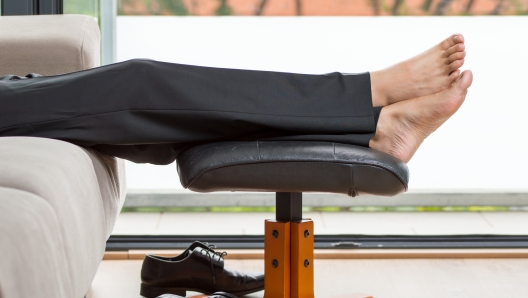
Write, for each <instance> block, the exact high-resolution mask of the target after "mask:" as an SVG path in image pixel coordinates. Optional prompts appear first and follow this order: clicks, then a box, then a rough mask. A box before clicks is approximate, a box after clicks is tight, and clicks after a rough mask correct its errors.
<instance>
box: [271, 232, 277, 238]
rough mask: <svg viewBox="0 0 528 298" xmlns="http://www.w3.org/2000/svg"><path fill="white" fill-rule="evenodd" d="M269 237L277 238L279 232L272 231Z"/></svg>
mask: <svg viewBox="0 0 528 298" xmlns="http://www.w3.org/2000/svg"><path fill="white" fill-rule="evenodd" d="M271 236H273V238H278V237H279V231H277V230H273V232H271Z"/></svg>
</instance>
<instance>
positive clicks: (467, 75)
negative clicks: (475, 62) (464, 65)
mask: <svg viewBox="0 0 528 298" xmlns="http://www.w3.org/2000/svg"><path fill="white" fill-rule="evenodd" d="M471 83H473V72H471V70H464V71H463V72H462V74H461V75H460V77H459V79H458V81H457V82H456V85H457V86H458V87H459V88H461V89H462V90H465V89H467V88H469V86H471Z"/></svg>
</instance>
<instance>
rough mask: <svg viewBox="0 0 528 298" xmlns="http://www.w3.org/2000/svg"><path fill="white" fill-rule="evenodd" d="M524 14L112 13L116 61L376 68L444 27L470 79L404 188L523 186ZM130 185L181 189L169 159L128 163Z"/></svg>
mask: <svg viewBox="0 0 528 298" xmlns="http://www.w3.org/2000/svg"><path fill="white" fill-rule="evenodd" d="M527 29H528V17H332V18H329V17H302V18H296V17H118V19H117V47H118V53H117V58H118V60H119V61H122V60H128V59H132V58H151V59H156V60H163V61H169V62H177V63H185V64H195V65H206V66H217V67H228V68H244V69H259V70H276V71H289V72H300V73H326V72H333V71H341V72H362V71H368V70H376V69H380V68H383V67H385V66H388V65H390V64H393V63H395V62H398V61H400V60H402V59H405V58H408V57H410V56H412V55H415V54H417V53H420V52H421V51H423V50H425V49H427V48H429V47H431V46H432V45H434V44H436V43H438V42H439V41H440V40H442V39H444V38H446V37H447V36H449V35H450V34H451V33H455V32H461V33H463V34H464V35H465V37H466V48H467V53H468V56H467V59H466V64H465V66H464V68H465V69H471V70H473V73H474V83H473V86H472V87H471V89H470V91H469V94H468V96H467V99H466V102H465V103H464V105H463V106H462V108H461V109H460V110H459V112H458V113H457V114H456V115H455V116H454V117H452V118H451V119H450V120H449V121H448V122H447V123H446V124H445V125H444V126H442V127H441V128H440V129H439V130H438V131H437V132H436V133H434V134H433V135H432V136H431V137H430V138H428V139H427V140H426V142H425V143H424V144H423V146H422V147H421V148H420V150H419V151H418V152H417V154H416V155H415V157H414V158H413V160H412V161H411V162H410V163H409V167H410V170H411V185H410V187H411V189H425V190H431V189H461V190H462V189H465V190H467V189H479V190H480V191H486V190H488V191H497V190H514V189H528V175H527V174H526V171H527V169H528V151H527V147H528V140H527V136H526V135H527V133H526V130H527V128H528V115H527V112H528V87H527V86H528V75H527V74H526V73H527V71H528V58H527V54H528V34H527ZM127 175H128V176H127V178H128V181H129V188H131V189H138V188H142V189H145V188H163V189H171V188H175V189H178V188H180V189H181V186H180V184H179V180H178V178H177V175H176V171H175V166H174V165H171V166H166V167H155V166H149V165H135V164H132V163H128V164H127Z"/></svg>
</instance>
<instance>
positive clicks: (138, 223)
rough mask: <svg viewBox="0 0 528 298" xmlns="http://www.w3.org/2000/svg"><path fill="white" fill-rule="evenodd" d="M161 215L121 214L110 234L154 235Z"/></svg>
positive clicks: (152, 213)
mask: <svg viewBox="0 0 528 298" xmlns="http://www.w3.org/2000/svg"><path fill="white" fill-rule="evenodd" d="M160 219H161V213H158V212H123V213H121V214H119V216H118V217H117V221H116V224H115V226H114V230H113V232H112V234H115V235H118V234H121V235H122V234H125V235H127V234H156V233H157V232H156V231H157V230H158V225H159V223H160Z"/></svg>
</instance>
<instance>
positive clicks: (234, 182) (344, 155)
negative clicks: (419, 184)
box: [177, 141, 409, 197]
mask: <svg viewBox="0 0 528 298" xmlns="http://www.w3.org/2000/svg"><path fill="white" fill-rule="evenodd" d="M177 163H178V173H179V175H180V180H181V183H182V185H183V186H184V187H185V188H188V189H190V190H193V191H197V192H213V191H266V192H330V193H341V194H347V195H349V196H353V197H354V196H357V195H362V194H372V195H381V196H393V195H396V194H399V193H401V192H404V191H406V190H407V185H408V182H409V170H408V168H407V166H406V165H405V163H403V162H402V161H401V160H399V159H397V158H395V157H393V156H391V155H388V154H385V153H383V152H380V151H377V150H374V149H370V148H364V147H358V146H353V145H346V144H339V143H330V142H304V141H247V142H219V143H209V144H204V145H199V146H195V147H192V148H190V149H188V150H187V151H185V152H184V153H182V154H181V155H180V156H179V157H178V160H177Z"/></svg>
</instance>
